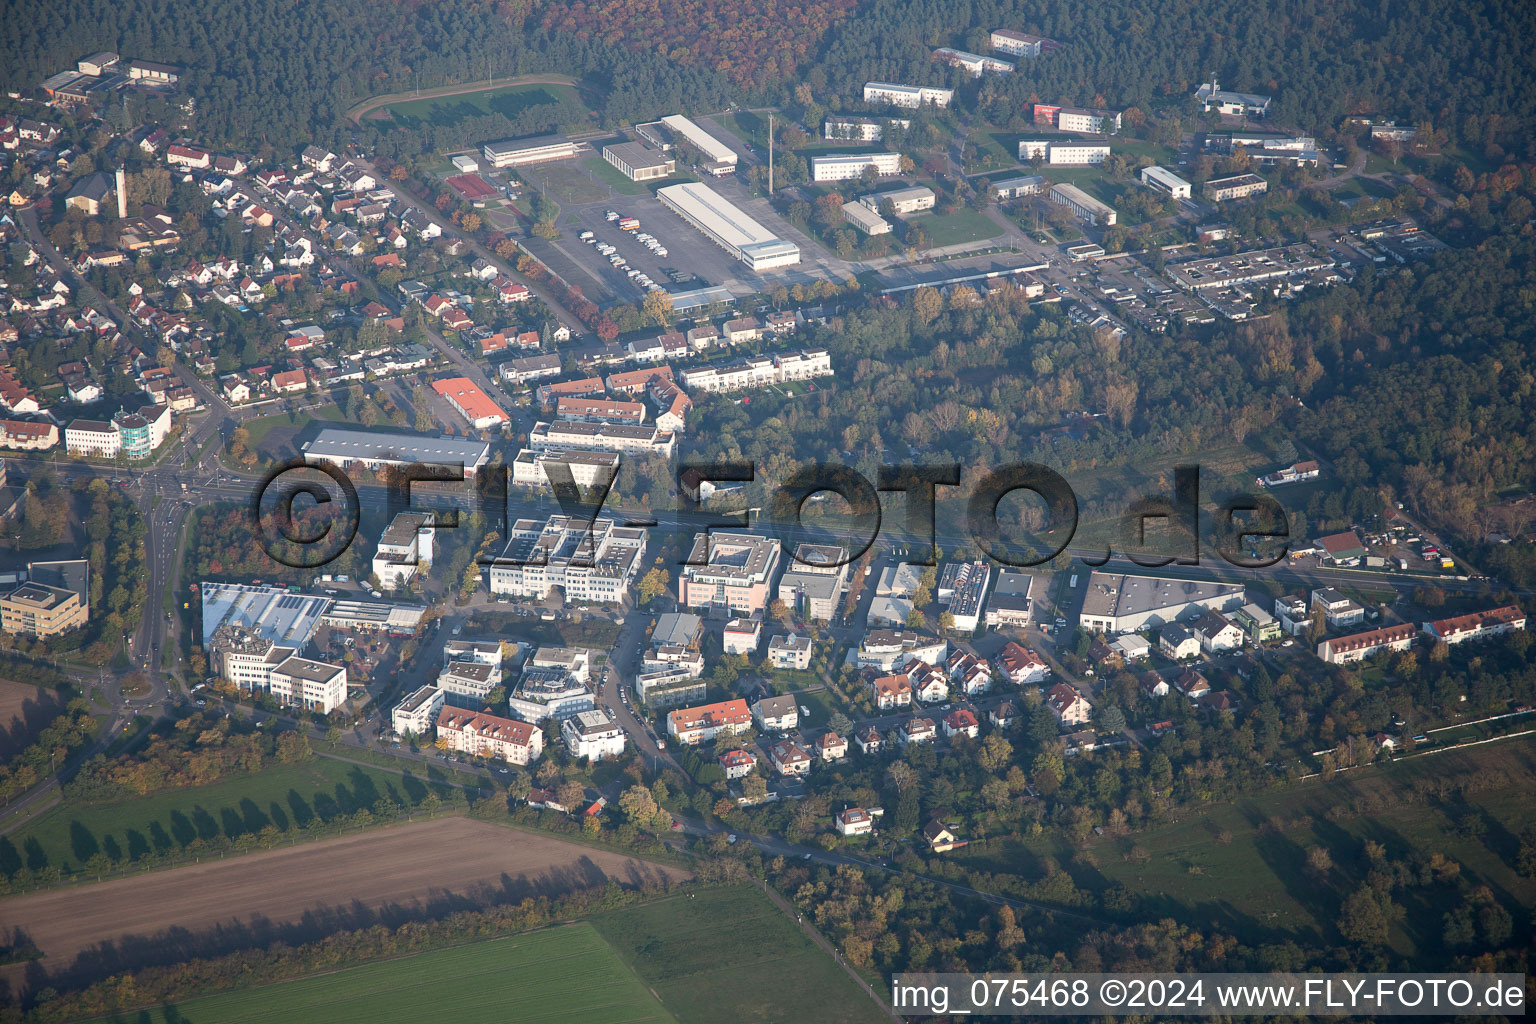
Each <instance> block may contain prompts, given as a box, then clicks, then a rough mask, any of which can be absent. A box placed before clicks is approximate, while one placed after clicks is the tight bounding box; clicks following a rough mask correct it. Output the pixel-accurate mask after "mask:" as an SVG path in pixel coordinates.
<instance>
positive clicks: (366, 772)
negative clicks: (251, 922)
mask: <svg viewBox="0 0 1536 1024" xmlns="http://www.w3.org/2000/svg"><path fill="white" fill-rule="evenodd" d="M433 791H436V793H437V795H438V797H439V798H442V797H444V796H446V795H447V793H448V791H449V790H448V788H447V787H446V786H445V785H443V784H442V783H440V782H436V781H432V780H430V779H423V778H416V777H411V776H404V777H402V776H399V775H395V774H393V773H390V772H383V771H376V770H374V769H371V768H363V767H360V766H358V765H355V764H348V763H346V762H343V761H338V760H334V759H332V758H327V757H316V758H312V759H311V760H309V761H308V762H306V763H304V764H298V765H282V766H279V767H274V768H269V769H267V770H265V771H261V772H257V773H255V774H253V775H243V776H238V777H235V778H230V779H225V780H223V781H220V782H215V783H213V784H211V785H207V786H195V787H191V788H188V789H174V790H168V791H166V792H163V793H156V794H153V795H150V796H145V797H132V798H129V799H124V800H117V801H112V802H109V803H94V804H93V803H85V802H82V801H78V800H72V799H66V800H65V801H64V802H63V803H61V804H59V805H58V806H57V807H55V808H53V809H52V810H50V811H48V812H46V813H45V814H42V815H40V816H39V817H37V818H36V819H34V820H33V821H31V822H30V823H28V824H27V825H25V826H24V827H22V828H18V829H16V830H15V831H13V832H11V833H9V834H8V835H6V836H4V837H0V871H5V872H7V873H14V872H15V871H16V870H17V869H18V868H19V867H22V866H25V867H27V868H29V869H31V870H33V871H37V870H40V869H42V868H45V867H48V866H50V865H53V866H56V867H60V868H61V869H65V868H67V867H74V868H78V867H79V866H80V865H81V864H83V863H84V862H85V861H87V860H89V859H90V858H91V857H93V856H94V855H95V854H97V853H99V852H104V853H106V854H107V855H108V856H109V857H111V858H112V859H113V860H120V859H122V858H123V857H128V858H131V859H133V860H139V859H142V858H145V857H150V856H153V855H176V854H178V853H182V852H183V851H184V850H185V848H186V847H188V846H190V845H191V844H192V843H194V842H195V841H197V840H199V839H201V840H202V841H203V842H204V843H207V842H209V841H211V840H215V839H217V838H218V837H220V836H223V837H225V838H228V839H238V838H239V837H240V836H242V835H246V834H251V833H259V832H260V831H261V830H262V829H263V828H266V827H267V826H268V825H273V826H276V828H277V829H278V831H280V832H281V831H286V830H288V829H289V828H295V827H297V828H303V827H305V826H306V825H308V824H309V823H310V822H312V821H314V820H317V819H318V820H319V821H321V822H330V821H335V820H338V819H341V818H344V817H346V816H347V815H350V814H353V813H354V812H356V811H358V810H362V809H366V808H371V807H372V806H373V805H374V803H375V802H376V801H378V800H379V799H380V798H381V797H388V798H390V799H392V800H394V801H396V802H397V803H398V804H399V805H400V806H402V807H413V806H416V805H417V804H420V803H421V802H422V801H424V800H426V799H427V797H428V795H429V793H432V792H433Z"/></svg>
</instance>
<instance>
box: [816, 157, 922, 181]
mask: <svg viewBox="0 0 1536 1024" xmlns="http://www.w3.org/2000/svg"><path fill="white" fill-rule="evenodd" d="M867 170H873V171H874V172H875V173H876V174H879V175H891V174H899V173H901V154H900V153H836V154H832V155H830V156H817V157H812V158H811V180H812V181H847V180H848V179H849V178H859V177H862V176H863V175H864V172H865V171H867Z"/></svg>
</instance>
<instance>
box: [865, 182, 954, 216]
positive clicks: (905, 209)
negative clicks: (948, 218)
mask: <svg viewBox="0 0 1536 1024" xmlns="http://www.w3.org/2000/svg"><path fill="white" fill-rule="evenodd" d="M887 199H889V200H890V202H891V207H892V209H894V210H895V211H896V212H897V213H918V212H920V211H922V210H931V209H933V206H934V203H935V202H937V200H938V197H937V196H935V195H934V193H933V189H931V188H929V187H928V186H926V185H913V186H910V187H908V188H893V189H887V190H886V191H884V192H871V193H870V194H869V195H867V196H860V197H859V202H861V203H863V204H864V205H865V206H867V207H869V208H870V209H871V210H874V211H875V212H876V213H879V212H880V207H881V205H882V204H883V203H884V202H885V201H886V200H887Z"/></svg>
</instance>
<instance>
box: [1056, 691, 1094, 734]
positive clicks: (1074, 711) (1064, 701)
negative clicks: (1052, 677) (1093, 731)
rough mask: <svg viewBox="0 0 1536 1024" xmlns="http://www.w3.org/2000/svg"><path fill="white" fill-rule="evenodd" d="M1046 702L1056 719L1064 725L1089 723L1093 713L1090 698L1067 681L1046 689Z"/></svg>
mask: <svg viewBox="0 0 1536 1024" xmlns="http://www.w3.org/2000/svg"><path fill="white" fill-rule="evenodd" d="M1045 703H1046V706H1047V707H1049V708H1050V709H1051V714H1053V715H1055V716H1056V721H1057V722H1059V723H1061V724H1062V725H1063V726H1070V725H1087V724H1088V720H1089V717H1090V716H1091V715H1092V713H1093V705H1092V704H1090V703H1088V698H1086V697H1084V696H1083V695H1082V694H1081V693H1078V692H1077V689H1076V688H1075V687H1072V686H1069V685H1067V684H1066V683H1057V684H1056V685H1055V686H1053V687H1051V688H1050V689H1049V690H1048V691H1046V695H1045Z"/></svg>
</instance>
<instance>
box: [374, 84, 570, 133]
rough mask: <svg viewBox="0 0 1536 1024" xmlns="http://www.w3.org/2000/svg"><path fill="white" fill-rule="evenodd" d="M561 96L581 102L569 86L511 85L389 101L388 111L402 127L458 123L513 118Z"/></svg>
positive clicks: (549, 103) (556, 101)
mask: <svg viewBox="0 0 1536 1024" xmlns="http://www.w3.org/2000/svg"><path fill="white" fill-rule="evenodd" d="M562 99H565V100H572V101H574V102H577V103H580V102H581V95H580V93H578V92H577V91H576V89H575V88H574V87H572V86H569V85H510V86H507V87H506V88H502V89H488V90H486V91H484V92H472V93H465V94H463V95H459V96H438V97H433V98H428V99H419V100H405V101H404V102H401V103H395V104H392V105H391V106H390V107H389V110H390V112H391V113H393V114H394V116H395V123H396V124H398V125H400V126H401V127H403V128H420V127H422V126H423V125H424V124H433V125H439V126H443V125H453V124H458V123H459V122H460V121H463V120H466V119H468V118H474V117H484V116H485V115H487V114H504V115H506V116H507V117H509V118H514V119H515V118H516V117H517V116H518V115H519V114H521V113H523V112H524V111H525V110H528V109H529V108H531V107H538V106H545V105H551V106H552V105H554V104H557V103H559V102H560V101H561V100H562Z"/></svg>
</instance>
